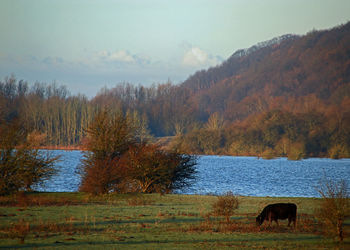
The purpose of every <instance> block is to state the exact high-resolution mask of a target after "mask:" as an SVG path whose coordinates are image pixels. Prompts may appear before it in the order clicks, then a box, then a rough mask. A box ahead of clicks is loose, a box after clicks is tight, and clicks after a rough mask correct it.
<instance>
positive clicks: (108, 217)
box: [0, 193, 350, 249]
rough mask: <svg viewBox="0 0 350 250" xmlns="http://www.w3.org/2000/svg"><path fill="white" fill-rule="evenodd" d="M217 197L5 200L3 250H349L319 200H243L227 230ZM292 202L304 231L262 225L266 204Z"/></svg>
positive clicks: (0, 215) (0, 209) (0, 219)
mask: <svg viewBox="0 0 350 250" xmlns="http://www.w3.org/2000/svg"><path fill="white" fill-rule="evenodd" d="M217 199H218V198H217V197H216V196H210V195H179V194H167V195H160V194H126V195H121V194H109V195H104V196H91V195H87V194H84V193H19V194H17V195H12V196H3V197H0V248H6V249H9V248H15V249H21V248H38V249H40V248H44V249H55V248H60V249H65V248H66V249H102V248H103V249H221V248H222V249H225V248H268V249H269V248H270V249H327V248H329V249H333V248H340V249H349V248H350V238H349V236H350V221H349V220H347V221H346V223H345V239H344V242H343V243H337V242H336V241H335V240H334V239H332V238H329V237H326V236H325V235H324V234H323V233H322V230H321V228H320V225H319V223H318V221H317V220H316V218H315V217H314V211H315V209H316V208H317V206H318V204H319V202H320V199H318V198H275V197H274V198H271V197H245V196H242V197H239V203H240V205H239V208H238V209H237V210H236V212H235V214H234V215H233V216H232V217H231V218H230V221H229V222H228V223H227V222H226V221H225V219H224V218H223V217H220V216H214V215H213V214H212V204H213V203H215V201H217ZM274 202H293V203H296V204H297V206H298V222H297V227H296V228H295V229H294V228H293V227H287V221H286V220H285V221H280V225H279V226H277V225H276V224H273V225H272V226H271V227H269V226H268V225H267V223H266V222H265V223H264V224H263V225H262V226H261V227H257V226H256V224H255V217H256V216H257V215H258V213H259V212H260V211H261V210H262V209H263V207H264V206H265V205H267V204H270V203H274Z"/></svg>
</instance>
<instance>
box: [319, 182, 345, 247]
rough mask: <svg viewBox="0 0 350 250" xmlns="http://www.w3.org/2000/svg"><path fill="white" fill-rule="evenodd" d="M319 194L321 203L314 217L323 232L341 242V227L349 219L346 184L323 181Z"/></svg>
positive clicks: (342, 235) (342, 236)
mask: <svg viewBox="0 0 350 250" xmlns="http://www.w3.org/2000/svg"><path fill="white" fill-rule="evenodd" d="M319 193H320V194H321V196H322V201H321V205H320V207H319V209H318V210H317V211H316V217H317V218H318V220H319V222H320V223H321V224H322V226H323V229H324V232H325V233H326V234H327V235H329V236H333V237H338V238H339V241H343V239H344V233H343V226H344V221H345V219H346V218H348V217H350V199H349V198H350V197H349V191H348V187H347V183H346V182H345V181H344V180H341V181H339V182H335V181H331V180H325V181H324V183H323V185H322V186H321V188H320V189H319Z"/></svg>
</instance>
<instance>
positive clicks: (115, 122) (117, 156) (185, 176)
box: [80, 111, 196, 194]
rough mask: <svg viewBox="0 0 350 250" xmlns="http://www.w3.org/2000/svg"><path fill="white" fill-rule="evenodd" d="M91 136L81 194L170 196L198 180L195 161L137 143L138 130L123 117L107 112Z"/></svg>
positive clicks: (85, 158) (99, 118)
mask: <svg viewBox="0 0 350 250" xmlns="http://www.w3.org/2000/svg"><path fill="white" fill-rule="evenodd" d="M87 132H88V136H87V138H86V143H85V145H86V149H87V150H88V151H87V152H86V153H85V157H84V159H83V162H82V165H81V168H80V174H81V175H82V183H81V185H80V190H81V191H85V192H89V193H93V194H105V193H109V192H119V193H125V192H144V193H153V192H159V193H169V192H171V191H173V190H174V189H177V188H182V187H186V186H188V185H189V184H190V180H192V179H193V178H194V174H195V169H194V165H195V164H196V159H195V157H193V156H189V155H184V154H180V153H177V152H176V151H164V150H161V149H160V147H159V146H156V145H150V144H146V143H140V142H139V143H137V140H136V137H137V135H136V133H135V128H134V127H133V126H131V125H130V124H129V122H128V119H125V118H124V117H123V116H122V115H121V114H117V115H114V116H111V115H108V114H107V113H106V112H105V111H103V112H102V113H100V114H99V115H97V117H96V119H95V121H94V122H93V123H92V125H91V126H90V128H89V129H88V131H87Z"/></svg>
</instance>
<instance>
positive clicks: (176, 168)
mask: <svg viewBox="0 0 350 250" xmlns="http://www.w3.org/2000/svg"><path fill="white" fill-rule="evenodd" d="M119 164H120V167H121V168H123V169H126V170H124V174H125V176H124V178H126V179H128V180H129V182H130V183H135V184H136V186H137V189H138V191H139V192H142V193H154V192H158V193H169V192H171V191H173V190H174V189H178V188H183V187H187V186H189V185H190V181H191V180H192V179H194V174H195V169H194V166H195V165H196V159H195V157H193V156H189V155H183V154H179V153H177V152H175V151H164V150H161V149H160V148H159V146H157V145H147V144H139V145H135V146H131V147H130V148H129V150H128V151H127V152H126V153H125V154H124V155H123V156H122V158H121V160H120V162H119Z"/></svg>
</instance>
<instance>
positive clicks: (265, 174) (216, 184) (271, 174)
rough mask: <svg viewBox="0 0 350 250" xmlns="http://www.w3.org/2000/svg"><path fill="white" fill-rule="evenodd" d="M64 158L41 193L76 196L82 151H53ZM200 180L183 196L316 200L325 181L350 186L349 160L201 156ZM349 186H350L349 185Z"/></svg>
mask: <svg viewBox="0 0 350 250" xmlns="http://www.w3.org/2000/svg"><path fill="white" fill-rule="evenodd" d="M52 154H53V155H57V154H59V155H62V158H61V160H62V161H61V162H60V163H58V164H57V169H58V170H59V174H58V175H57V176H55V177H54V178H52V180H51V181H50V182H47V183H45V185H44V186H43V187H40V188H38V190H40V191H48V192H73V191H77V190H78V186H79V183H80V177H79V175H77V174H76V168H77V166H78V165H79V163H80V160H81V158H82V153H81V151H59V150H57V151H52ZM197 171H198V174H197V179H196V181H195V182H194V183H193V185H192V186H191V188H189V189H186V190H178V191H177V193H184V194H209V193H211V194H222V193H224V192H227V191H232V192H233V193H236V194H240V195H249V196H278V197H281V196H285V197H291V196H295V197H317V196H319V195H318V193H317V187H318V186H319V183H320V181H321V180H322V179H323V178H324V177H328V178H331V179H333V180H340V179H345V180H347V181H348V182H350V159H341V160H331V159H323V158H322V159H321V158H310V159H305V160H301V161H289V160H287V159H286V158H278V159H273V160H264V159H258V158H256V157H232V156H199V157H198V165H197ZM349 184H350V183H349Z"/></svg>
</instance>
